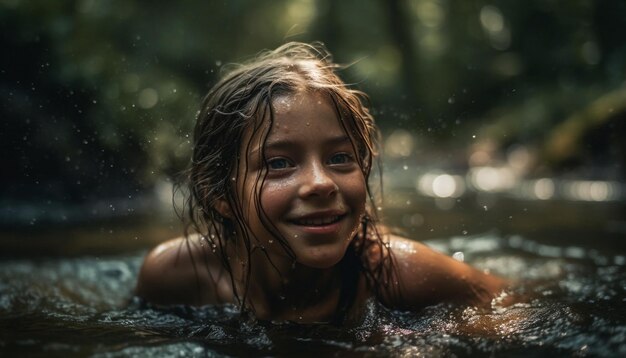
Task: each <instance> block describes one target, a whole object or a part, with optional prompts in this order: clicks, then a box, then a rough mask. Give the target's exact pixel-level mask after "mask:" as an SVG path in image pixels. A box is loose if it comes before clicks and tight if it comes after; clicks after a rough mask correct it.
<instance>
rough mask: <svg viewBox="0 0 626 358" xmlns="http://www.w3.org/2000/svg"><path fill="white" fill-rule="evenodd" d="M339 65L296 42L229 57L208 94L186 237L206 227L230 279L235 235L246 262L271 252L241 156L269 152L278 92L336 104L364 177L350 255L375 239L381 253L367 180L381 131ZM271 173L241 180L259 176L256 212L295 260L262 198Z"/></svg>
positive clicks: (241, 297) (190, 180)
mask: <svg viewBox="0 0 626 358" xmlns="http://www.w3.org/2000/svg"><path fill="white" fill-rule="evenodd" d="M339 68H340V66H338V65H337V64H335V63H334V62H333V61H332V57H331V55H330V53H329V52H328V51H327V50H326V49H325V48H324V46H323V45H322V44H320V43H313V44H304V43H297V42H290V43H287V44H285V45H282V46H280V47H278V48H277V49H275V50H273V51H265V52H262V53H260V54H259V55H257V56H256V57H254V58H253V59H251V60H250V61H247V62H245V63H243V64H238V65H230V66H229V67H228V68H227V69H226V71H225V73H224V75H223V76H222V78H221V79H220V80H219V82H217V84H215V86H214V87H213V88H211V90H210V91H209V92H208V94H207V95H206V97H205V98H204V100H203V102H202V107H201V110H200V112H199V113H198V116H197V121H196V126H195V130H194V144H193V154H192V159H191V164H190V167H189V169H188V170H187V171H186V175H185V179H186V185H187V189H188V198H187V201H186V210H185V211H186V213H185V214H184V215H185V216H186V220H187V226H186V234H187V237H188V235H189V233H193V232H195V233H198V234H200V235H202V239H203V240H206V241H207V242H208V245H207V246H208V247H211V248H212V249H213V252H217V253H218V256H219V258H220V260H221V263H222V266H223V267H224V268H225V269H226V270H227V271H228V272H229V273H231V275H230V276H231V280H233V277H232V276H233V275H232V266H231V265H232V264H233V263H232V262H230V260H229V259H228V257H227V255H226V247H227V246H228V245H231V244H233V243H234V242H235V240H243V245H244V247H245V248H246V251H247V252H246V254H247V257H248V264H247V270H250V267H251V265H250V264H249V262H250V259H251V254H252V252H253V251H254V250H262V251H263V252H264V253H265V256H266V257H267V259H268V260H270V258H269V255H267V253H266V252H265V249H264V248H263V247H262V246H261V245H255V241H256V240H258V239H257V238H256V237H253V235H252V234H250V232H251V231H250V230H248V223H247V222H246V220H245V218H244V216H243V212H244V208H243V207H242V200H241V198H240V197H239V193H238V191H237V181H238V180H239V178H240V175H239V174H240V173H239V172H238V171H239V170H240V162H241V161H242V160H243V161H244V164H246V163H247V160H246V156H247V153H249V151H250V149H252V146H254V145H259V148H258V149H259V156H260V158H263V157H264V156H263V150H264V144H265V141H266V139H267V136H268V135H269V131H270V129H271V127H272V123H273V120H274V114H273V101H274V100H275V99H276V98H278V97H280V96H286V95H294V94H298V93H302V92H310V93H317V94H321V95H322V96H325V97H326V98H328V100H329V101H330V103H331V105H333V106H334V108H335V110H336V113H337V118H338V121H339V122H340V123H341V125H342V127H343V129H344V131H345V132H346V133H347V134H348V137H349V138H350V140H351V143H352V146H353V148H354V151H355V153H356V156H357V162H358V165H359V167H360V169H361V171H362V173H363V175H364V177H365V179H366V180H365V181H366V183H367V184H366V186H367V188H366V189H367V193H368V200H367V208H366V214H365V217H364V219H363V220H362V223H361V225H362V226H361V229H360V234H359V235H357V237H356V238H355V240H353V244H351V246H350V249H349V250H351V251H352V252H351V253H350V255H352V256H350V255H346V257H359V256H360V255H361V253H362V252H363V250H366V249H367V247H368V246H369V245H371V244H374V245H376V246H378V247H379V248H380V250H378V251H379V252H380V253H381V257H382V255H383V251H384V248H385V246H384V244H383V242H382V237H381V235H380V234H379V233H378V231H377V229H376V225H375V224H376V222H377V219H376V208H375V207H376V204H375V203H376V200H375V198H374V196H373V195H372V192H371V190H370V186H369V176H370V172H371V170H372V167H373V164H374V161H376V160H377V158H378V157H379V156H378V154H379V142H380V140H379V137H380V133H379V130H378V127H377V126H376V125H375V123H374V118H373V117H372V115H371V114H370V111H369V110H368V109H367V107H366V105H365V103H366V102H367V96H366V95H365V94H364V93H363V92H360V91H358V90H354V89H351V88H349V87H348V86H347V85H346V84H345V83H344V82H343V81H342V80H341V79H340V78H339V76H338V75H337V70H338V69H339ZM268 121H269V122H268ZM252 138H256V140H253V139H252ZM255 143H260V144H255ZM262 163H265V162H264V161H262ZM264 165H266V164H264ZM377 168H380V166H377ZM244 174H245V173H244ZM266 174H267V167H265V168H264V169H263V170H261V171H259V172H258V174H257V175H256V177H255V178H247V177H245V176H244V178H243V180H244V181H245V180H254V186H253V187H254V189H253V191H254V192H253V193H252V196H251V197H252V200H254V201H255V202H256V203H257V205H256V208H257V214H258V216H259V217H260V218H261V222H262V223H263V225H264V226H265V227H266V229H267V230H268V231H269V232H271V233H272V234H273V235H274V236H275V238H276V242H277V243H279V244H280V245H281V247H282V248H283V249H284V251H285V252H286V253H287V254H288V255H289V256H290V257H292V258H293V259H294V262H295V261H296V260H297V257H295V253H294V252H293V250H292V249H291V248H290V247H289V244H288V243H287V240H286V239H285V238H284V237H282V235H281V233H280V232H279V231H278V230H277V229H276V228H275V226H274V225H273V223H272V222H271V221H270V220H269V219H267V216H266V215H265V213H264V211H263V208H262V206H261V203H260V192H261V190H262V187H263V183H264V180H265V176H266ZM379 177H380V176H379ZM380 188H382V186H380ZM246 195H247V194H246ZM220 201H225V202H226V203H228V205H229V208H230V211H231V212H232V215H228V217H225V216H224V215H222V213H220V211H219V210H217V208H216V207H217V206H218V203H219V202H220ZM364 243H365V244H364ZM346 260H348V258H346ZM344 261H345V260H344ZM358 261H359V262H360V261H362V260H358ZM353 263H354V262H353ZM357 264H359V263H357ZM361 266H362V267H365V269H366V272H367V273H368V275H369V276H370V277H372V278H376V277H377V274H376V272H375V271H376V270H377V268H374V267H370V266H368V265H367V264H363V263H361ZM248 277H250V272H249V271H247V274H246V280H245V282H248V281H249V280H248V279H247V278H248ZM233 287H235V285H233ZM235 291H236V290H235ZM246 294H247V288H246V289H244V292H235V297H236V299H237V300H238V301H239V303H240V305H241V306H242V307H244V304H245V300H246Z"/></svg>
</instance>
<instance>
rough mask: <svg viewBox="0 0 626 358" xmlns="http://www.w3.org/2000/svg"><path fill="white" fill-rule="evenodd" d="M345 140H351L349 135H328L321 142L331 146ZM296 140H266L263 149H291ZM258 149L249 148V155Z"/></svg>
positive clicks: (294, 145)
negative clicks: (328, 136)
mask: <svg viewBox="0 0 626 358" xmlns="http://www.w3.org/2000/svg"><path fill="white" fill-rule="evenodd" d="M346 142H348V143H349V142H351V140H350V137H348V136H347V135H345V134H342V135H339V136H336V137H330V138H327V139H325V140H324V142H323V144H324V146H333V145H339V144H343V143H346ZM297 145H298V144H297V142H296V141H293V140H290V139H278V140H274V141H267V142H266V143H265V150H266V151H267V150H268V149H273V150H289V149H293V148H294V147H297ZM259 151H260V148H258V147H256V148H253V149H252V150H250V156H254V155H256V154H257V153H258V152H259Z"/></svg>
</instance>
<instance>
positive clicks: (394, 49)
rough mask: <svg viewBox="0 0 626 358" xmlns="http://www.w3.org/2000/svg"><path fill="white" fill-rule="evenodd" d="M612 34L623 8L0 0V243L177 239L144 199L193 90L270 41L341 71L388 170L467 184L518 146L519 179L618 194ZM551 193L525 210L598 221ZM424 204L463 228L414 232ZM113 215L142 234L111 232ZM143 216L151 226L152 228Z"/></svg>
mask: <svg viewBox="0 0 626 358" xmlns="http://www.w3.org/2000/svg"><path fill="white" fill-rule="evenodd" d="M624 34H626V2H624V1H621V0H595V1H594V0H561V1H559V0H553V1H549V0H530V1H516V0H500V1H482V0H475V1H452V0H447V1H446V0H412V1H411V0H379V1H357V0H347V1H332V0H317V1H316V0H296V1H286V0H272V1H269V0H263V1H244V0H230V1H185V2H171V1H138V0H133V1H131V0H124V1H95V0H85V1H63V0H59V1H20V0H7V1H3V2H2V3H1V4H0V46H1V48H2V55H1V56H0V118H1V121H0V146H1V148H2V154H1V159H0V160H1V161H2V162H1V164H2V165H1V168H2V169H1V171H2V175H0V190H1V196H0V228H2V232H3V234H2V235H0V236H2V237H3V238H4V239H5V241H7V240H8V241H7V242H12V244H10V245H9V244H5V246H6V245H9V246H10V247H11V250H17V247H18V246H19V247H24V245H25V244H24V242H25V241H24V240H27V239H26V238H24V237H25V236H27V237H34V236H37V235H43V236H46V237H55V239H54V240H64V239H68V238H79V237H80V238H82V237H84V236H93V237H100V238H107V237H112V236H115V237H123V238H124V239H125V240H126V239H129V238H133V237H134V238H135V239H137V237H139V238H146V237H150V238H153V239H154V238H158V239H161V238H163V237H166V236H168V235H170V234H172V233H174V232H177V230H178V226H177V225H178V224H176V220H175V218H173V215H170V214H166V215H161V216H159V218H157V216H158V215H157V214H158V213H159V212H161V211H159V210H161V209H159V210H157V206H158V207H163V206H167V205H166V204H168V201H169V196H171V194H170V192H171V191H170V188H171V186H170V184H169V183H171V181H172V178H174V177H175V175H176V173H178V172H179V171H180V170H181V169H183V168H184V167H185V166H186V164H187V160H188V157H189V152H190V140H191V138H190V135H191V128H192V126H193V122H194V117H195V114H196V111H197V110H198V108H199V101H200V99H201V97H202V96H203V95H204V93H206V91H207V90H208V88H209V87H210V86H211V85H212V84H213V83H214V82H215V80H216V78H217V75H218V74H219V72H220V68H221V67H222V66H223V65H224V64H227V63H230V62H237V61H241V60H245V59H247V58H249V57H250V56H252V55H254V54H255V53H257V52H258V51H260V50H262V49H266V48H275V47H277V46H279V45H280V44H282V43H284V42H286V41H306V42H309V41H315V40H319V41H322V42H324V43H325V44H326V46H327V47H328V48H329V50H330V51H331V52H332V53H333V54H334V56H335V60H336V61H337V62H339V63H342V64H346V65H348V67H347V68H346V69H345V70H343V71H342V77H343V78H344V79H345V80H346V81H347V82H349V83H352V84H354V86H355V87H356V88H358V89H361V90H363V91H365V92H366V93H368V94H369V96H370V98H371V107H372V110H373V112H374V114H375V116H376V119H377V121H378V124H379V125H380V127H381V128H382V130H383V133H384V135H385V138H387V139H388V138H392V141H393V140H395V139H397V138H405V137H406V136H407V135H408V136H409V137H410V143H406V145H404V144H403V145H404V146H402V145H401V146H400V147H399V149H398V148H397V147H394V148H395V149H394V148H392V150H388V151H387V152H388V158H386V159H388V162H389V163H390V165H389V170H391V171H392V173H393V170H396V169H397V168H398V166H400V167H401V166H407V167H409V168H410V169H411V170H417V171H419V170H420V168H426V167H429V168H430V167H438V168H443V169H445V170H448V171H452V172H456V173H465V172H467V170H469V169H470V167H472V166H473V165H491V166H503V165H507V163H509V164H510V163H511V157H512V156H515V153H517V154H519V153H522V154H523V156H524V158H525V161H524V162H523V163H522V164H523V168H522V169H521V170H519V171H518V172H516V173H517V175H518V176H519V178H521V179H520V180H533V179H537V178H545V177H548V178H556V179H555V180H588V181H604V182H611V183H618V184H616V185H618V186H616V187H615V188H619V185H622V184H621V183H623V182H624V179H625V178H626V167H625V164H626V163H625V161H626V144H625V143H626V140H625V138H626V125H625V120H626V87H625V79H626V76H625V74H626V37H625V36H624ZM393 135H395V137H393ZM398 136H399V137H398ZM403 136H404V137H403ZM396 142H397V141H396ZM478 152H480V153H479V154H480V155H479V156H474V157H473V156H472V155H473V154H476V153H478ZM472 158H474V159H472ZM476 158H478V159H476ZM472 160H474V163H472ZM476 161H478V162H476ZM392 175H393V174H392ZM622 187H623V185H622ZM557 189H558V188H557ZM616 190H617V189H616ZM479 194H480V193H479ZM607 198H608V199H611V200H613V201H612V203H609V204H608V206H604V207H603V209H601V210H600V213H602V212H604V211H606V212H610V213H612V214H611V215H613V217H612V218H609V219H607V220H609V221H610V222H609V224H610V225H613V226H612V227H618V229H617V232H622V233H623V232H624V230H625V229H624V227H623V226H625V225H626V224H624V221H623V216H622V215H621V213H622V212H623V211H622V210H623V205H622V203H623V195H622V194H620V192H618V193H617V194H615V195H614V196H612V197H607ZM479 199H480V198H479ZM479 199H477V202H480V203H481V205H479V206H478V207H480V208H482V207H483V206H486V205H482V203H483V202H489V205H491V203H492V201H489V200H490V199H489V200H487V201H485V200H484V198H483V199H480V200H479ZM566 199H567V198H565V199H564V201H562V202H560V204H559V205H560V206H559V205H557V206H556V207H555V206H545V205H544V206H542V208H541V209H537V210H535V216H537V217H542V216H544V215H552V216H559V215H561V214H560V213H563V212H564V211H563V208H567V209H566V210H565V212H570V211H571V212H573V214H571V216H567V220H573V221H576V220H582V221H584V220H585V216H586V215H588V213H591V212H598V211H597V209H596V208H594V207H588V205H591V204H576V203H574V202H572V201H567V200H566ZM423 200H424V203H429V204H428V205H430V206H432V205H433V204H432V202H430V201H427V200H430V199H423ZM472 200H474V199H472ZM428 205H426V204H424V205H422V206H420V207H418V208H413V207H410V208H409V209H410V210H423V211H424V212H423V213H422V216H423V218H422V219H423V220H422V219H419V218H418V220H417V221H420V220H422V221H424V220H425V224H424V225H422V224H421V223H420V225H422V227H423V232H424V233H428V232H430V231H432V230H431V229H432V228H433V227H437V228H439V230H443V229H441V228H443V227H447V226H449V225H448V223H451V224H450V225H451V226H452V229H450V230H449V231H445V230H443V231H439V233H440V235H449V234H460V233H461V232H462V231H465V229H464V227H465V226H460V224H458V222H459V220H461V221H462V220H463V219H459V218H456V217H454V215H453V214H454V211H450V208H449V207H448V208H447V209H446V210H447V211H446V212H447V214H446V215H447V216H445V217H442V218H440V219H437V220H434V219H433V220H431V221H430V223H432V224H429V218H430V217H429V216H428V215H429V214H427V213H426V211H427V210H429V209H428ZM532 205H535V204H532ZM532 205H531V207H532ZM550 205H552V204H550ZM577 205H578V206H577ZM580 205H586V206H585V207H584V208H581V207H580ZM392 206H393V205H392ZM444 206H445V205H444ZM466 206H467V205H466ZM470 206H471V205H470ZM471 207H472V208H474V209H472V210H474V211H475V207H476V206H475V205H474V206H471ZM511 207H514V209H510V210H511V212H515V213H517V212H520V211H523V210H526V211H528V207H529V206H528V205H526V204H523V203H522V204H519V203H518V202H517V201H516V204H511V205H509V208H511ZM615 207H617V208H615ZM420 208H421V209H420ZM460 208H463V205H460ZM572 208H573V209H572ZM458 210H461V209H458ZM568 210H569V211H568ZM603 210H604V211H603ZM438 211H441V205H439V207H438V208H435V207H434V206H433V212H434V213H435V212H438ZM444 211H445V210H444ZM166 212H167V211H166ZM392 212H393V209H392ZM544 213H545V214H544ZM436 215H439V214H436ZM473 215H475V214H473ZM601 215H604V214H601ZM163 216H165V217H167V218H168V219H167V220H165V221H163V219H162V217H163ZM508 216H509V215H507V217H508ZM437 217H439V216H437ZM517 217H518V216H516V217H515V218H517ZM139 218H142V219H141V220H140V219H139ZM483 219H484V218H483ZM494 220H495V219H494ZM498 220H501V219H498ZM129 221H132V222H135V223H138V222H142V223H144V224H142V225H144V226H143V228H142V229H141V230H138V229H136V228H135V229H122V228H126V227H127V225H125V223H127V222H129ZM156 221H158V222H159V224H163V223H165V224H164V227H165V228H166V230H165V231H159V233H158V234H157V233H153V232H152V231H150V230H156V229H154V225H153V224H154V223H155V222H156ZM392 221H393V220H392ZM405 221H406V220H405ZM523 221H524V220H521V221H517V222H518V223H519V222H523ZM607 222H608V221H607ZM396 223H397V224H400V225H401V224H402V222H401V220H399V219H398V220H396ZM455 223H456V224H455ZM405 224H406V222H405ZM605 224H606V223H605ZM609 224H606V225H609ZM420 225H417V226H420ZM502 225H503V224H502V223H499V222H498V221H497V220H496V221H489V220H485V221H484V222H483V226H480V230H485V229H490V228H493V227H501V226H502ZM528 225H530V226H532V225H536V223H535V222H532V220H531V223H529V224H528ZM545 225H546V226H550V225H551V224H550V223H548V224H545ZM603 225H604V224H603ZM606 225H605V226H606ZM610 225H609V226H610ZM616 225H617V226H616ZM620 225H621V226H620ZM85 226H87V227H88V229H85V230H86V231H81V230H82V228H83V227H85ZM603 227H604V226H603ZM124 230H126V231H124ZM477 230H479V229H478V228H477V229H475V230H474V232H475V231H477ZM470 233H471V232H470ZM46 240H51V239H49V238H48V239H46ZM81 240H82V239H81ZM94 240H95V241H94ZM94 240H92V241H90V242H92V243H93V242H96V241H97V240H96V239H94ZM102 240H105V239H102ZM79 241H80V240H78V239H76V242H79ZM17 242H19V244H18V243H17ZM55 242H56V241H55ZM76 250H79V249H76ZM9 251H10V250H9ZM5 252H8V251H5Z"/></svg>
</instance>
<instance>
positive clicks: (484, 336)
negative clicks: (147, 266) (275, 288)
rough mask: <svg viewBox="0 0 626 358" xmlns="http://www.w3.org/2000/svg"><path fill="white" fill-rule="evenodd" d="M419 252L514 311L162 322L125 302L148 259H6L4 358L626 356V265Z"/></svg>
mask: <svg viewBox="0 0 626 358" xmlns="http://www.w3.org/2000/svg"><path fill="white" fill-rule="evenodd" d="M564 242H566V240H565V241H564ZM426 243H427V244H429V245H431V246H433V247H435V248H437V249H438V250H441V251H443V252H445V253H447V254H449V255H453V254H454V253H456V252H462V253H463V257H464V259H465V261H466V262H469V263H470V264H472V265H474V266H476V267H479V268H481V269H486V270H490V271H491V272H494V273H497V274H500V275H503V276H506V277H509V278H512V279H515V280H518V283H517V284H516V289H515V291H514V292H511V293H510V295H511V296H513V297H514V299H513V301H514V302H516V303H514V304H512V305H504V304H501V303H498V300H495V301H494V302H493V305H492V307H491V308H489V309H475V308H472V307H466V306H462V305H444V304H442V305H438V306H433V307H429V308H427V309H425V310H423V311H422V312H418V313H406V312H396V311H390V310H387V309H386V308H384V307H382V306H380V305H378V304H376V303H375V302H370V303H369V305H368V308H367V312H366V314H365V315H364V317H363V319H362V321H361V322H358V323H356V324H354V325H351V326H346V327H335V326H329V325H294V324H271V323H266V322H261V323H259V322H253V321H251V320H245V319H242V318H240V317H239V314H238V313H237V310H236V309H235V308H234V307H229V306H226V307H203V308H190V307H175V308H171V309H168V310H159V309H155V308H151V307H147V306H146V305H143V304H142V303H141V302H139V301H138V300H136V299H133V298H132V290H133V287H134V284H135V279H136V274H137V270H138V268H139V265H140V264H141V260H142V258H143V255H144V254H145V250H140V251H134V253H132V254H123V255H119V254H118V255H114V256H107V257H95V256H77V257H60V258H39V259H32V258H31V259H26V258H25V259H4V260H2V261H0V355H1V356H31V357H37V356H46V357H49V356H63V357H68V356H69V357H71V356H94V357H125V356H130V355H137V356H142V357H143V356H179V357H193V356H291V355H296V354H299V355H301V354H305V355H307V356H309V355H310V356H332V355H340V356H352V357H362V356H368V357H369V356H389V355H392V356H416V355H418V356H419V355H426V356H485V355H491V354H495V355H497V356H520V357H521V356H524V357H526V356H553V355H558V356H616V357H617V356H626V308H625V307H626V306H625V305H624V303H625V301H626V294H625V291H626V256H624V255H623V254H621V253H619V252H615V251H614V250H602V249H598V248H590V247H584V246H572V245H571V244H563V245H556V244H545V243H542V242H539V241H536V240H534V239H531V238H529V237H525V236H520V235H505V234H501V233H498V232H486V233H481V234H477V235H472V236H459V237H455V236H452V237H447V238H443V239H442V238H440V239H430V240H427V241H426ZM502 300H503V301H506V300H507V297H502Z"/></svg>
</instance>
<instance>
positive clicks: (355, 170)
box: [136, 43, 505, 323]
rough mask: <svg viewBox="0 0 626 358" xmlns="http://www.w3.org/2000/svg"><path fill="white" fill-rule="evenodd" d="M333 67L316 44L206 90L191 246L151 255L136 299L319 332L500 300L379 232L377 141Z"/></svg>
mask: <svg viewBox="0 0 626 358" xmlns="http://www.w3.org/2000/svg"><path fill="white" fill-rule="evenodd" d="M337 67H338V66H337V65H335V64H334V63H333V62H332V60H331V57H330V55H329V53H328V52H326V51H325V50H324V48H323V47H322V46H321V45H319V44H314V45H307V44H302V43H288V44H286V45H283V46H281V47H279V48H278V49H276V50H274V51H271V52H266V53H262V54H261V55H259V56H258V57H257V58H255V59H253V60H252V61H250V62H248V63H246V64H244V65H241V66H238V67H236V68H234V69H232V70H231V71H230V72H228V73H227V74H226V75H225V76H224V77H223V78H222V79H221V80H220V81H219V82H218V83H217V84H216V85H215V87H213V88H212V89H211V90H210V91H209V93H208V94H207V96H206V98H205V99H204V102H203V104H202V109H201V111H200V113H199V115H198V118H197V123H196V127H195V132H194V148H193V156H192V161H191V166H190V168H189V170H188V172H187V176H186V178H187V179H188V188H189V194H190V195H189V200H188V216H189V222H190V225H189V227H190V228H191V232H192V233H191V234H187V235H185V237H184V238H177V239H173V240H170V241H168V242H165V243H163V244H161V245H159V246H158V247H156V248H155V249H154V250H152V252H150V254H149V255H148V256H147V257H146V259H145V261H144V263H143V266H142V268H141V270H140V273H139V280H138V284H137V290H136V292H137V295H138V296H140V297H142V298H144V299H145V300H147V301H149V302H152V303H155V304H191V305H204V304H222V303H234V304H238V305H239V306H240V307H241V309H242V310H243V311H249V312H251V313H253V314H254V315H255V316H256V317H257V318H258V319H271V320H286V321H296V322H303V323H312V322H330V321H338V320H339V321H340V320H344V319H345V318H346V317H358V314H359V313H360V312H362V310H363V307H364V303H365V301H366V300H367V299H369V298H374V299H377V300H380V301H381V302H382V303H383V304H384V305H386V306H388V307H391V308H396V309H406V310H418V309H420V308H423V307H424V306H427V305H431V304H435V303H438V302H442V301H450V300H456V301H462V302H466V303H471V304H481V303H487V302H490V300H491V299H492V298H493V297H494V295H496V294H497V293H498V292H499V291H501V290H502V289H503V288H504V285H505V282H504V281H503V280H501V279H499V278H497V277H494V276H490V275H487V274H484V273H482V272H479V271H477V270H475V269H473V268H471V267H469V266H467V265H466V264H463V263H461V262H458V261H456V260H453V259H451V258H449V257H447V256H444V255H442V254H439V253H436V252H434V251H433V250H431V249H429V248H428V247H426V246H424V245H422V244H420V243H418V242H415V241H412V240H408V239H405V238H402V237H398V236H395V235H392V234H391V233H389V232H387V230H386V229H385V228H384V227H383V226H381V224H380V223H379V222H378V220H377V218H376V215H375V214H376V210H375V208H374V200H373V198H372V195H371V193H370V189H369V186H368V178H369V174H370V171H371V168H372V164H373V162H374V160H376V159H377V158H378V149H379V148H378V145H379V140H378V139H379V132H378V129H377V127H376V125H375V124H374V119H373V117H372V115H371V114H370V112H369V111H368V109H367V108H366V107H365V105H364V100H365V95H364V94H363V93H361V92H358V91H355V90H353V89H350V88H348V87H347V85H346V84H345V83H344V82H342V81H341V79H339V77H338V76H337V74H336V73H335V71H336V69H337Z"/></svg>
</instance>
